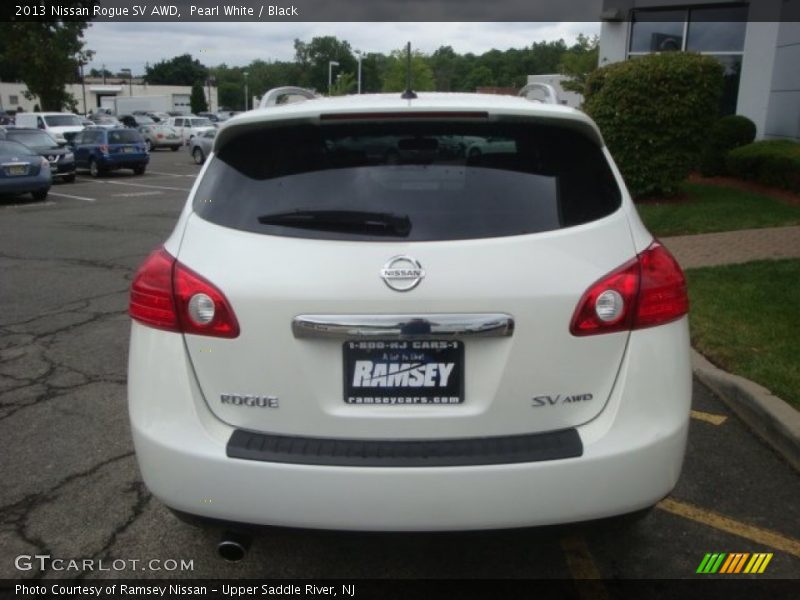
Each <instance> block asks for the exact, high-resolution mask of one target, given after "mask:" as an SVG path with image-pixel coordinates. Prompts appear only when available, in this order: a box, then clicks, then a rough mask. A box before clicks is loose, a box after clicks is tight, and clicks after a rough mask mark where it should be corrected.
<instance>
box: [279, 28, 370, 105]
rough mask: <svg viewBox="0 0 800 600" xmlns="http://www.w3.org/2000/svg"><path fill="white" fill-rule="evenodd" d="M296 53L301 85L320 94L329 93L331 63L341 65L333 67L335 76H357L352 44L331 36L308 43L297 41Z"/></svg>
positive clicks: (313, 39)
mask: <svg viewBox="0 0 800 600" xmlns="http://www.w3.org/2000/svg"><path fill="white" fill-rule="evenodd" d="M294 52H295V62H296V63H297V64H298V66H299V84H300V85H302V86H304V87H309V88H312V89H315V90H317V91H320V92H327V91H328V68H329V67H328V64H329V63H330V61H335V62H337V63H339V64H338V65H335V66H334V67H333V69H334V71H333V75H334V76H336V75H338V74H339V73H353V74H355V72H356V70H357V68H358V67H357V64H356V59H355V57H354V56H353V51H352V50H351V48H350V44H349V43H348V42H345V41H341V40H339V39H338V38H336V37H334V36H331V35H327V36H323V37H315V38H312V39H311V41H310V42H308V43H306V42H302V41H300V40H297V39H296V40H295V41H294Z"/></svg>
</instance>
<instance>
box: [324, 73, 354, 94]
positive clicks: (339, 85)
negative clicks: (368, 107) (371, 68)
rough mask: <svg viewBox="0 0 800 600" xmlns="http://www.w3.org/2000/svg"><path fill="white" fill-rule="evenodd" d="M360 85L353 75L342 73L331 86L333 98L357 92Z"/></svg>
mask: <svg viewBox="0 0 800 600" xmlns="http://www.w3.org/2000/svg"><path fill="white" fill-rule="evenodd" d="M357 86H358V83H357V82H356V77H355V75H353V74H352V73H342V74H341V75H339V76H338V77H337V78H336V81H334V82H333V85H332V86H331V96H345V95H347V94H350V93H352V92H354V91H355V90H356V87H357Z"/></svg>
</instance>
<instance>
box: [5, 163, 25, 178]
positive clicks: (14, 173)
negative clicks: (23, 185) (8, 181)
mask: <svg viewBox="0 0 800 600" xmlns="http://www.w3.org/2000/svg"><path fill="white" fill-rule="evenodd" d="M6 174H7V175H8V176H9V177H24V176H25V175H27V174H28V165H8V166H7V167H6Z"/></svg>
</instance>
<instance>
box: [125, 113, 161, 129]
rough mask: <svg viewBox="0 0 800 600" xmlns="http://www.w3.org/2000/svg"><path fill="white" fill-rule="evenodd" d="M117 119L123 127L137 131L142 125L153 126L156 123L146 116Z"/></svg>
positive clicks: (126, 116)
mask: <svg viewBox="0 0 800 600" xmlns="http://www.w3.org/2000/svg"><path fill="white" fill-rule="evenodd" d="M117 119H118V120H119V121H120V123H122V125H123V127H130V128H131V129H138V128H139V127H142V126H144V125H155V124H156V122H155V121H154V120H153V119H151V118H150V117H148V116H147V115H119V116H118V117H117Z"/></svg>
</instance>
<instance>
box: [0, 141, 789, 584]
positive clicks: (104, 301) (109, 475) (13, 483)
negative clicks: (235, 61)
mask: <svg viewBox="0 0 800 600" xmlns="http://www.w3.org/2000/svg"><path fill="white" fill-rule="evenodd" d="M198 170H199V167H197V166H196V165H193V164H192V163H191V158H190V157H189V156H188V153H187V152H185V151H182V152H178V153H172V152H156V153H154V154H153V156H152V159H151V164H150V166H149V168H148V172H147V174H146V175H144V176H138V177H137V176H133V175H131V174H129V172H120V173H113V174H110V175H109V176H107V177H102V178H99V179H97V180H93V179H91V178H90V177H89V176H88V175H87V174H82V175H79V177H78V180H77V182H76V183H74V184H57V185H55V186H54V187H53V189H52V193H51V195H50V197H48V201H47V202H43V203H22V202H21V201H19V200H13V199H12V200H9V201H6V202H5V203H4V204H0V269H1V270H2V271H1V272H2V286H1V287H0V477H2V481H3V485H2V487H0V578H12V577H13V578H16V577H25V578H32V577H42V576H44V577H55V576H59V577H63V576H68V577H77V576H81V577H144V576H150V577H153V576H155V577H159V576H171V577H248V576H250V577H276V578H278V577H341V578H351V577H376V578H383V577H394V578H397V577H404V578H411V577H421V578H428V577H446V578H462V577H470V578H473V577H487V578H505V577H514V578H517V577H523V578H542V577H548V578H549V577H566V578H569V577H573V578H587V577H596V576H600V577H605V578H612V577H618V578H640V577H642V578H690V577H709V576H708V575H704V576H703V575H695V571H696V570H697V568H698V566H699V564H700V562H701V560H702V559H703V557H704V555H705V554H706V553H709V552H726V553H733V552H746V553H756V552H764V553H773V555H774V556H773V558H772V560H771V562H770V563H769V565H768V568H767V569H766V571H765V573H764V574H762V575H757V576H753V575H746V576H745V575H739V576H738V577H749V578H752V577H765V578H766V577H771V578H776V577H784V578H794V577H797V576H798V574H800V503H798V502H797V498H798V497H800V478H798V475H797V473H796V472H794V471H793V470H792V469H791V468H790V467H789V466H788V465H787V464H786V463H784V462H783V461H782V459H781V458H779V457H778V456H777V455H775V454H773V453H772V451H771V450H769V449H768V448H767V447H765V446H764V445H762V444H761V442H760V441H759V440H758V439H757V438H755V437H754V436H753V435H752V434H751V433H750V432H749V431H748V430H747V429H746V428H745V427H744V426H743V425H742V424H741V423H740V422H739V421H738V420H737V418H736V417H735V416H734V415H732V414H731V413H730V412H729V411H728V410H727V409H726V408H725V407H724V405H723V404H722V403H721V402H720V401H719V400H718V399H717V398H716V397H714V395H713V394H711V393H710V392H709V391H708V390H707V389H706V388H704V387H703V386H702V385H701V384H699V383H697V382H695V394H694V405H693V408H694V411H695V412H694V413H693V416H694V418H693V419H692V424H691V432H690V440H689V448H688V454H687V458H686V463H685V467H684V472H683V475H682V477H681V480H680V482H679V484H678V486H677V488H676V489H675V491H674V493H673V494H672V495H671V496H670V497H669V498H667V499H665V501H663V502H662V503H661V504H659V506H658V507H657V508H656V509H655V510H653V511H652V512H651V513H650V514H649V515H647V516H646V517H645V518H644V519H643V520H642V521H640V522H639V523H637V524H634V525H630V526H628V527H622V526H620V524H619V523H614V524H611V525H610V524H609V523H600V524H592V525H576V526H572V527H559V528H543V529H535V530H530V529H529V530H515V531H494V532H476V533H457V534H443V533H439V534H421V533H418V534H356V533H331V532H308V531H292V530H282V529H273V530H267V531H265V532H264V534H263V535H261V536H259V537H257V538H256V539H255V541H254V543H253V547H252V550H251V552H250V554H249V555H248V557H247V558H246V559H245V560H244V561H243V562H241V563H238V564H229V563H225V562H223V561H221V560H220V559H218V558H217V557H216V556H215V552H214V546H215V544H216V542H217V540H218V535H219V532H215V531H201V530H196V529H193V528H191V527H189V526H187V525H184V524H182V523H180V522H178V521H177V520H176V519H175V518H174V517H173V516H172V515H171V514H170V513H169V512H168V511H167V510H166V509H165V508H164V507H163V506H162V505H161V504H160V503H159V502H158V501H157V500H155V499H154V498H152V497H151V496H150V495H149V493H148V492H147V490H146V489H145V487H144V486H143V485H142V483H141V481H140V478H139V474H138V471H137V467H136V461H135V458H134V455H133V448H132V443H131V437H130V431H129V427H128V417H127V409H126V400H125V374H126V360H127V343H128V329H129V322H128V318H127V316H126V307H127V289H128V286H129V284H130V280H131V277H132V275H133V272H134V269H135V268H136V266H137V265H138V264H139V263H140V262H141V260H142V259H143V258H144V257H145V256H146V255H147V253H148V252H150V251H151V250H152V249H153V248H154V247H156V246H157V245H158V244H159V243H160V242H161V241H162V240H163V239H164V238H165V237H166V236H167V235H168V234H169V232H170V231H171V229H172V227H173V225H174V223H175V220H176V218H177V216H178V214H179V212H180V210H181V208H182V206H183V204H184V201H185V198H186V196H187V192H188V190H189V189H190V188H191V185H192V183H193V181H194V177H195V175H196V173H197V172H198ZM322 492H323V491H322V490H321V493H322ZM22 554H50V555H51V556H53V557H62V558H95V559H101V558H102V559H105V560H106V561H110V560H111V559H125V560H126V561H131V560H139V561H149V560H151V559H161V560H166V559H174V560H178V561H180V560H181V559H183V560H186V561H193V564H192V566H193V569H192V570H186V571H165V570H161V571H158V570H155V571H152V570H145V571H142V570H141V568H142V566H141V565H142V563H138V566H137V567H135V568H132V567H131V566H130V565H131V563H130V562H129V563H127V566H125V568H124V569H123V570H121V571H110V572H109V571H106V572H102V573H98V572H94V573H84V572H56V571H53V570H49V571H47V572H44V573H42V572H41V571H40V570H39V569H38V568H33V569H31V570H29V571H19V570H17V569H16V568H15V566H14V560H15V557H17V556H19V555H22ZM161 564H166V563H161ZM151 566H152V565H151ZM156 567H157V565H155V566H153V568H156ZM732 577H733V576H732Z"/></svg>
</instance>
